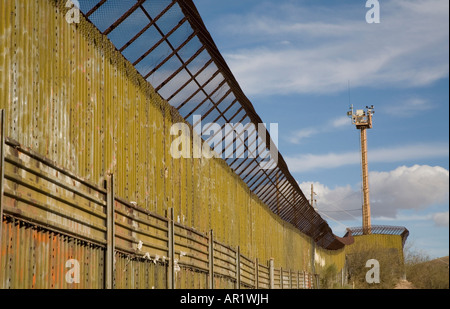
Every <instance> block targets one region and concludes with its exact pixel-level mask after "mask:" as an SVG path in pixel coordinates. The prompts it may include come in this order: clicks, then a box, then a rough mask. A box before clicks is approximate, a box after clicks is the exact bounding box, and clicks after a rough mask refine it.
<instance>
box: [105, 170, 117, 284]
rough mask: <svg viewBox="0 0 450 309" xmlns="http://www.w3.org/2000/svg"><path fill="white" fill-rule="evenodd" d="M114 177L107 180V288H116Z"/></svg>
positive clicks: (110, 176)
mask: <svg viewBox="0 0 450 309" xmlns="http://www.w3.org/2000/svg"><path fill="white" fill-rule="evenodd" d="M114 196H115V194H114V175H112V174H111V175H109V177H108V178H107V180H106V259H105V267H106V275H105V288H106V289H108V290H110V289H113V288H114V252H115V238H114V237H115V222H114V215H115V214H114V198H115V197H114Z"/></svg>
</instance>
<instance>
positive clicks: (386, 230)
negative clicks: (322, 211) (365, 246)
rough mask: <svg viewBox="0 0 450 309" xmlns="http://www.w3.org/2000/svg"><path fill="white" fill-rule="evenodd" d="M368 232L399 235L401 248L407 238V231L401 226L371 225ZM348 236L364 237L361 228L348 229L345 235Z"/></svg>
mask: <svg viewBox="0 0 450 309" xmlns="http://www.w3.org/2000/svg"><path fill="white" fill-rule="evenodd" d="M370 232H371V233H372V234H378V235H399V236H401V237H402V242H403V246H404V245H405V242H406V239H407V238H408V236H409V231H408V229H407V228H406V227H403V226H389V225H372V226H371V227H370ZM350 234H351V235H353V236H361V235H364V228H363V227H362V226H359V227H351V228H348V229H347V235H350ZM347 235H346V236H347Z"/></svg>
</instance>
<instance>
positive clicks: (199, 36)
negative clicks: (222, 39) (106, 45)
mask: <svg viewBox="0 0 450 309" xmlns="http://www.w3.org/2000/svg"><path fill="white" fill-rule="evenodd" d="M78 2H79V5H80V10H81V11H82V12H83V14H84V16H85V17H86V18H87V19H88V20H89V21H90V22H92V23H93V24H94V25H95V26H96V27H97V29H98V30H99V31H100V32H101V33H102V34H104V35H106V36H107V37H108V38H109V39H110V40H111V42H112V43H113V44H114V45H115V46H116V48H117V50H118V51H120V52H121V53H122V55H123V56H124V57H125V58H126V59H127V60H128V61H130V62H131V63H132V64H133V65H134V67H135V68H136V70H137V71H138V72H139V73H140V74H141V75H142V76H143V77H144V79H145V80H147V81H148V82H149V83H150V84H151V85H152V86H153V87H154V88H155V90H156V91H157V93H158V94H159V95H160V96H161V97H162V98H163V99H165V100H166V101H168V102H169V104H171V105H172V106H173V107H175V108H176V109H177V110H178V111H179V113H180V115H181V116H182V117H183V118H184V119H185V120H186V121H187V122H188V123H190V124H191V125H192V126H193V128H194V130H196V132H197V133H198V134H199V135H202V134H201V133H202V131H201V128H200V130H199V129H198V128H199V124H200V123H206V124H211V123H214V124H218V125H219V126H220V127H221V129H222V131H220V132H223V131H224V130H225V128H226V127H227V125H229V124H241V125H242V126H243V127H244V128H245V129H248V130H246V133H247V134H245V133H242V134H236V135H234V134H232V138H230V136H229V134H223V135H222V134H220V135H219V134H218V133H217V132H219V130H215V131H214V132H215V133H214V135H212V136H210V137H209V138H208V139H206V138H204V140H205V141H206V142H207V143H208V144H209V145H210V146H211V147H212V146H213V145H214V149H215V150H216V149H217V147H216V146H217V144H221V145H223V147H221V148H219V149H220V150H221V151H219V152H218V155H219V156H221V157H223V158H224V160H225V161H226V163H227V164H228V165H229V166H230V167H231V169H232V170H233V171H234V172H235V173H236V174H237V175H238V176H239V177H240V178H241V179H242V180H243V181H244V182H245V183H246V184H247V186H248V187H249V188H250V190H251V191H252V192H253V193H255V194H256V195H257V196H258V197H259V198H260V199H261V201H263V202H264V203H265V204H266V205H268V206H269V208H270V209H271V211H272V212H274V213H275V214H277V215H279V216H280V217H281V218H282V219H283V220H285V221H287V222H289V223H291V224H293V225H294V226H295V227H297V228H298V229H299V230H300V231H302V232H303V233H305V234H306V235H308V236H311V237H312V238H313V239H314V241H315V242H316V243H317V244H318V245H319V246H321V247H323V248H326V249H331V250H337V249H340V248H343V247H344V245H345V244H346V243H347V244H348V243H349V240H344V239H342V238H339V237H337V236H335V235H334V234H333V232H332V231H331V228H330V227H329V226H328V223H327V222H326V221H325V220H323V219H322V218H321V216H320V215H319V214H318V213H317V212H316V211H315V210H314V209H313V207H312V206H311V205H310V203H309V201H308V199H307V198H306V197H305V195H304V194H303V192H302V191H301V189H300V187H299V185H298V183H297V182H296V180H295V179H294V178H293V177H292V175H291V174H290V172H289V170H288V167H287V164H286V162H285V161H284V159H283V157H282V156H281V154H279V152H278V150H277V149H276V146H275V144H274V143H273V139H272V138H271V137H270V134H269V130H267V129H265V128H264V130H258V125H259V124H261V123H263V122H262V120H261V118H260V117H259V116H258V114H257V113H256V111H255V109H254V107H253V105H252V104H251V102H250V101H249V100H248V98H247V97H246V96H245V94H244V92H243V91H242V89H241V88H240V86H239V84H238V82H237V81H236V79H235V78H234V76H233V74H232V72H231V70H230V69H229V67H228V65H227V63H226V62H225V60H224V58H223V57H222V55H221V54H220V52H219V50H218V48H217V46H216V45H215V43H214V41H213V39H212V37H211V35H210V33H209V32H208V30H207V29H206V26H205V25H204V23H203V21H202V18H201V16H200V14H199V12H198V11H197V9H196V7H195V5H194V3H193V1H192V0H79V1H78ZM206 129H207V130H206V131H208V129H210V128H209V127H208V128H206ZM224 135H225V136H224ZM225 154H227V155H226V156H225V157H224V155H225ZM230 154H231V155H230ZM243 154H246V155H243ZM269 154H272V156H270V155H269ZM269 158H271V159H270V160H269Z"/></svg>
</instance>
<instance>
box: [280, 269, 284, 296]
mask: <svg viewBox="0 0 450 309" xmlns="http://www.w3.org/2000/svg"><path fill="white" fill-rule="evenodd" d="M283 280H284V276H283V267H281V268H280V287H281V289H282V290H283V289H284V282H283Z"/></svg>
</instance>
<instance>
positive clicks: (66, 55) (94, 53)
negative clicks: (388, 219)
mask: <svg viewBox="0 0 450 309" xmlns="http://www.w3.org/2000/svg"><path fill="white" fill-rule="evenodd" d="M0 4H1V5H0V7H1V9H0V40H1V44H0V69H1V71H0V108H2V109H4V110H5V112H6V114H5V115H6V117H5V118H6V119H5V120H6V121H5V123H6V130H5V132H4V133H5V134H4V135H5V136H7V137H9V138H11V139H10V140H9V144H8V147H6V152H5V153H6V158H5V165H4V171H5V180H4V181H5V184H4V189H5V194H4V197H3V198H4V203H3V204H4V211H5V212H4V215H5V217H4V218H3V219H4V220H3V224H2V226H3V227H2V230H3V233H2V265H6V264H7V263H10V262H8V261H9V260H10V259H14V257H13V256H14V255H13V253H12V252H17V251H16V250H19V251H20V250H22V251H23V250H32V249H30V248H31V247H30V248H28V247H24V248H19V247H17V248H16V247H14V246H13V247H12V249H11V248H10V247H8V245H6V244H7V243H8V241H9V242H11V243H14V244H19V245H21V243H22V241H23V242H26V241H31V239H32V238H31V236H29V235H28V236H26V233H25V231H28V232H29V231H30V229H31V230H33V228H29V229H28V230H27V228H26V225H23V226H22V227H21V224H22V223H11V222H19V221H20V222H22V221H23V222H24V223H23V224H25V223H27V224H31V225H33V226H36V229H38V227H39V229H42V234H41V233H38V236H37V237H38V239H39V237H41V238H43V239H44V238H45V237H44V236H43V235H44V234H45V233H47V236H48V235H50V234H51V233H52V232H51V231H52V230H55V231H54V233H56V234H51V236H49V237H56V239H57V243H60V246H63V245H66V244H69V243H70V244H71V243H72V242H74V243H75V242H76V241H81V242H84V243H82V244H80V245H79V247H80V248H81V249H79V250H81V251H82V252H83V254H86V256H88V255H89V254H92V255H95V254H96V256H97V259H100V257H99V256H103V255H102V254H103V253H102V252H104V251H105V250H106V247H107V237H106V236H107V235H106V234H107V229H106V221H107V216H106V195H107V192H106V190H105V189H103V188H104V185H103V184H104V181H105V179H106V178H107V175H108V174H114V177H115V182H114V192H115V198H114V200H115V202H114V206H115V227H116V234H117V235H116V238H115V248H116V251H118V252H121V254H122V255H119V256H118V259H117V260H118V262H117V264H116V265H118V268H117V269H116V273H115V278H116V280H118V281H116V282H115V284H116V287H132V286H135V287H136V286H137V287H143V288H152V287H155V288H164V287H166V286H167V282H169V281H170V278H168V274H167V268H168V266H169V263H168V262H167V261H165V262H164V261H162V260H160V259H162V257H168V256H169V248H168V245H167V243H168V240H169V239H168V238H169V237H168V234H169V231H168V224H169V223H168V221H167V212H168V211H169V209H173V210H174V219H173V220H174V221H175V224H174V236H175V244H174V253H173V254H174V259H178V262H179V263H180V267H181V269H182V270H180V271H178V272H176V274H175V275H174V280H175V284H176V285H177V286H178V287H206V286H208V282H209V281H208V280H209V279H208V276H207V271H209V269H208V265H209V264H208V251H205V248H208V246H207V243H205V242H207V241H208V234H209V232H210V230H214V241H215V242H216V243H221V244H226V246H229V248H235V249H229V250H235V251H234V253H233V251H230V252H228V256H229V255H230V254H231V256H232V255H233V254H236V250H237V249H236V248H238V247H239V250H240V255H242V256H244V257H249V258H251V259H250V260H249V261H246V260H245V259H244V263H243V264H244V265H243V267H244V268H243V270H242V274H241V275H242V280H241V282H237V280H236V279H235V277H236V274H234V276H235V277H234V278H233V279H231V278H232V277H233V274H232V273H233V263H232V262H229V263H228V264H227V265H228V266H227V267H228V268H225V269H223V268H222V272H223V274H221V275H220V276H221V277H214V280H213V281H214V282H216V285H217V286H218V287H229V286H230V285H234V286H241V287H244V286H254V285H255V282H254V281H255V280H254V277H255V276H256V275H255V271H254V270H253V272H251V271H250V270H249V269H251V268H250V266H251V265H252V264H251V263H253V265H256V263H255V262H254V260H253V259H256V258H258V259H259V261H268V260H269V259H271V258H273V259H274V260H275V261H276V267H282V268H283V269H292V270H293V271H294V270H295V271H306V272H311V271H312V263H311V245H312V239H311V238H310V237H308V236H306V235H304V234H302V233H301V232H300V231H299V230H298V229H297V228H295V227H294V226H292V225H291V224H289V223H287V222H285V221H283V220H282V219H280V218H279V217H278V216H276V215H275V214H273V212H271V210H270V209H269V208H268V207H267V206H266V205H264V204H263V203H262V202H261V201H260V200H259V199H258V198H257V196H256V195H254V194H253V193H252V192H251V191H250V189H249V188H248V187H247V186H246V184H245V183H244V182H243V181H242V180H241V179H240V178H239V177H238V176H237V175H236V174H235V173H234V172H233V171H232V170H231V169H230V167H229V166H228V165H227V164H226V163H225V162H224V161H222V160H221V159H184V158H182V159H173V158H172V157H171V155H170V144H171V142H172V141H173V139H174V137H173V136H171V135H170V131H169V130H170V127H171V125H172V124H173V123H176V122H183V121H184V120H183V119H182V118H181V116H180V115H179V114H178V112H177V111H176V110H174V109H173V108H172V107H171V106H170V105H169V104H167V103H166V102H164V101H163V100H162V99H161V97H160V96H159V95H157V94H156V93H155V91H154V90H153V88H152V87H151V86H150V84H149V83H148V82H147V81H145V80H144V79H143V78H142V77H141V76H140V75H139V74H138V73H137V72H136V70H135V68H134V67H133V66H132V65H131V64H130V63H129V62H128V61H126V60H125V59H124V58H123V56H122V55H121V54H120V53H119V52H118V51H117V50H116V49H115V47H114V46H113V45H112V44H111V42H110V41H109V40H108V39H107V38H106V36H104V35H101V34H100V33H99V32H98V30H97V28H95V27H94V26H93V25H92V24H91V23H89V22H88V21H86V20H85V19H84V18H83V17H82V18H81V21H80V23H79V24H69V23H67V21H66V20H65V18H64V17H65V14H66V12H67V9H66V8H65V1H49V0H16V1H10V0H0ZM43 21H45V22H43ZM16 144H17V145H19V144H20V145H23V146H21V147H16V146H14V145H16ZM18 149H21V150H20V151H19V150H18ZM26 149H28V150H26ZM38 154H39V155H38ZM40 156H42V157H40ZM2 170H3V168H2ZM75 175H76V176H75ZM136 205H138V206H139V207H136ZM8 220H10V221H8ZM11 220H12V221H11ZM14 220H19V221H14ZM8 222H9V223H8ZM13 226H16V229H14V231H16V234H14V235H16V236H13V237H12V238H11V239H9V240H8V238H5V237H7V236H5V235H12V234H8V232H5V231H9V229H13ZM22 233H25V234H23V235H24V236H21V235H22ZM30 235H31V234H30ZM8 237H11V236H8ZM27 239H28V240H27ZM139 241H143V243H144V244H143V249H142V250H147V251H142V252H140V251H136V250H137V249H136V246H137V245H138V244H139ZM39 246H41V244H40V242H38V243H37V244H36V245H35V247H36V248H37V247H39ZM66 247H67V248H66ZM66 247H64V248H66V249H64V250H69V249H68V248H70V246H66ZM94 247H95V249H94ZM13 249H14V250H13ZM33 250H34V249H33ZM49 250H50V249H49ZM61 250H62V249H61ZM77 250H78V249H77ZM89 250H90V251H93V252H96V253H95V254H94V253H89V254H88V251H89ZM22 251H20V252H22ZM25 252H26V251H25ZM49 252H51V251H48V252H47V253H49ZM147 252H151V256H150V257H151V259H152V260H153V261H154V260H155V259H156V258H157V257H159V258H160V259H158V261H155V262H150V260H149V259H148V258H147V260H145V259H143V256H144V254H145V253H147ZM323 252H324V254H327V252H328V250H324V251H323ZM183 253H185V254H183ZM118 254H119V253H117V252H116V256H117V255H118ZM220 254H225V256H226V255H227V252H222V253H220ZM332 254H333V256H334V259H336V260H340V261H343V260H344V255H343V250H338V251H333V252H332ZM127 255H129V256H127ZM68 256H69V255H68V253H67V252H64V251H61V252H60V256H55V259H56V258H60V259H61V260H59V261H57V262H56V261H55V263H62V261H63V260H64V259H65V258H66V257H68ZM44 257H45V255H44ZM186 259H188V260H187V261H186ZM50 261H51V258H50V256H49V255H47V257H46V258H44V261H42V262H36V263H34V264H33V263H32V262H29V263H30V265H29V266H27V267H29V268H30V267H31V268H32V267H41V266H42V265H41V264H42V263H50ZM214 261H215V263H217V264H218V265H217V268H216V270H217V273H219V272H220V271H221V270H219V269H220V267H219V263H221V262H219V261H217V260H214ZM245 261H246V262H245ZM105 262H106V261H105ZM225 262H226V261H224V263H225ZM99 263H100V260H99ZM152 263H153V264H152ZM183 263H184V264H183ZM230 263H231V264H230ZM38 264H39V266H38ZM261 264H265V262H263V263H261ZM8 265H9V264H8ZM14 265H19V264H14ZM33 265H34V266H33ZM58 265H60V264H58ZM92 267H93V266H92ZM12 269H15V271H19V270H18V268H17V267H16V266H14V267H13V268H12ZM50 269H51V267H50ZM58 269H60V266H58ZM261 269H263V268H262V267H261ZM96 271H97V272H98V276H97V275H95V272H94V274H92V276H93V278H94V277H95V280H94V279H86V280H85V284H86V286H87V287H103V286H104V283H105V274H104V273H102V274H100V271H99V270H98V269H97V270H96ZM50 274H51V273H50ZM146 274H148V275H146ZM141 275H142V276H144V277H142V278H152V279H151V280H150V279H148V280H149V281H147V282H146V283H143V282H142V280H143V279H142V278H141V277H139V276H141ZM45 276H51V275H48V274H47V275H45ZM45 276H44V275H41V276H40V278H41V281H40V282H39V284H41V285H44V284H47V283H44V281H45V282H47V281H46V280H48V279H47V278H49V277H45ZM145 276H147V277H145ZM252 276H253V277H252ZM264 276H265V275H264V274H263V275H261V280H262V281H261V285H266V286H267V279H264ZM12 277H13V276H11V275H8V274H7V273H6V272H2V277H1V280H2V285H4V286H7V287H9V286H21V287H28V286H30V285H29V282H28V280H26V281H27V282H26V283H23V282H21V281H20V280H19V281H17V280H16V279H14V280H13V278H12ZM16 278H18V277H16ZM20 278H21V277H20ZM42 278H43V279H42ZM58 278H60V277H58ZM117 278H122V279H117ZM191 278H195V279H191ZM233 280H236V282H235V281H233ZM8 281H11V282H12V281H15V283H13V285H8V284H9V283H8V284H7V283H5V282H8ZM49 282H51V281H49ZM230 282H231V283H230ZM239 283H240V285H239ZM36 285H38V283H36ZM278 285H279V286H281V284H278ZM46 287H47V286H46ZM48 287H51V286H48ZM53 287H63V286H62V285H56V284H55V285H54V286H53Z"/></svg>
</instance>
